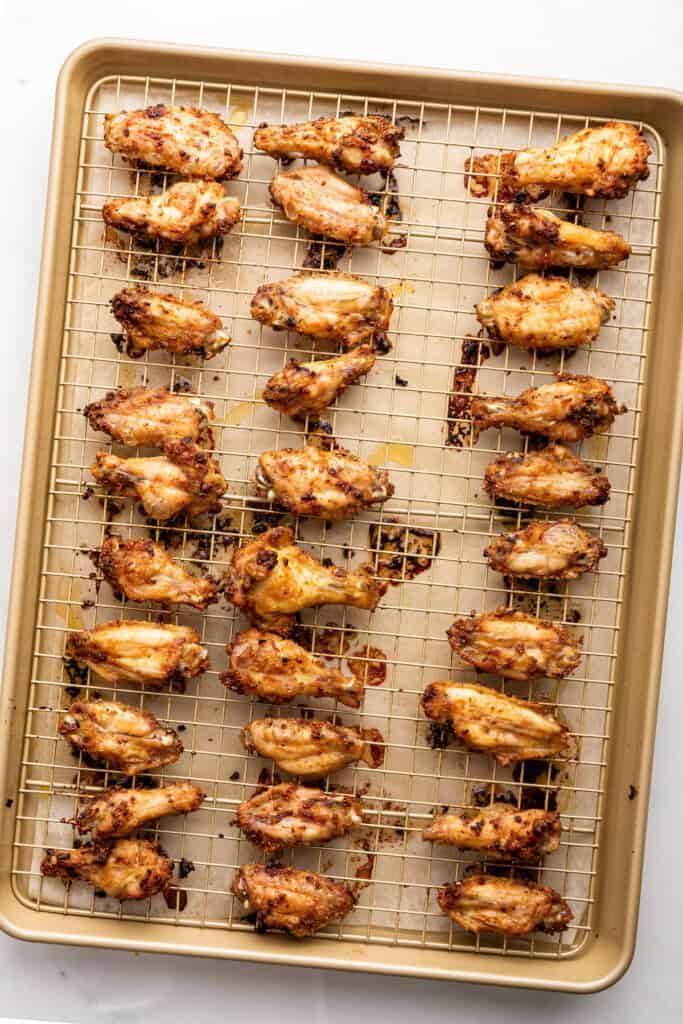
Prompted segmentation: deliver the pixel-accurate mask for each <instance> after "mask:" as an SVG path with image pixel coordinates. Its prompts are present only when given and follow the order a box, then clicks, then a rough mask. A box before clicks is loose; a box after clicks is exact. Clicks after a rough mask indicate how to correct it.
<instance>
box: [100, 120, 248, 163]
mask: <svg viewBox="0 0 683 1024" xmlns="http://www.w3.org/2000/svg"><path fill="white" fill-rule="evenodd" d="M104 144H105V146H106V147H107V149H110V150H111V151H112V153H118V154H119V155H120V156H122V157H124V159H125V160H131V161H139V162H140V163H142V164H144V165H145V166H147V167H161V168H163V170H165V171H173V172H174V173H175V174H182V175H184V176H185V177H186V178H216V179H223V178H234V177H236V175H238V174H239V173H240V171H241V170H242V148H241V146H240V144H239V142H238V141H237V139H236V137H235V136H234V134H233V133H232V131H231V130H230V128H228V126H227V124H226V123H225V121H223V119H222V118H220V117H219V116H218V114H213V113H211V111H209V110H200V109H199V108H197V107H178V106H170V105H169V106H167V105H166V104H165V103H157V104H156V105H155V106H153V107H147V108H146V109H145V110H130V111H129V110H122V111H120V112H119V113H118V114H105V116H104Z"/></svg>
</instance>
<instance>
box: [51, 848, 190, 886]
mask: <svg viewBox="0 0 683 1024" xmlns="http://www.w3.org/2000/svg"><path fill="white" fill-rule="evenodd" d="M40 873H41V874H42V875H44V876H45V877H46V878H61V879H63V880H64V882H65V884H66V883H70V882H87V883H88V885H93V886H94V887H95V888H96V889H98V890H100V891H101V892H103V893H104V894H105V895H106V896H111V897H112V898H113V899H115V900H144V899H147V897H148V896H154V895H155V894H156V893H158V892H161V891H162V890H163V889H165V888H166V887H167V886H168V885H169V883H170V881H171V875H172V874H173V861H172V860H171V859H170V857H168V856H167V855H166V854H165V853H164V851H163V850H162V848H161V847H160V846H159V845H158V844H157V843H150V842H149V841H148V840H147V839H119V840H118V841H117V842H115V843H114V844H113V845H111V844H109V843H87V844H85V845H83V846H80V847H79V848H78V849H77V850H63V851H60V850H46V851H45V857H44V858H43V861H42V863H41V865H40Z"/></svg>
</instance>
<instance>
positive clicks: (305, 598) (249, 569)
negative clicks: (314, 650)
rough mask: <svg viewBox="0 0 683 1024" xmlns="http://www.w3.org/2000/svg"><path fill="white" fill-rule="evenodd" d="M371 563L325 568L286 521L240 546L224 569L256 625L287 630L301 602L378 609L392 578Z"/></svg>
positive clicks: (234, 596) (236, 599)
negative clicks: (377, 574)
mask: <svg viewBox="0 0 683 1024" xmlns="http://www.w3.org/2000/svg"><path fill="white" fill-rule="evenodd" d="M371 572H372V568H371V567H370V566H361V567H360V571H359V572H358V573H348V572H346V571H345V570H344V569H340V568H338V567H337V566H332V568H329V569H328V568H326V567H325V566H323V565H321V564H320V562H317V561H316V560H315V559H314V558H311V556H310V555H307V554H306V553H305V552H304V551H302V550H301V548H300V547H298V546H297V545H296V544H295V543H294V534H293V533H292V531H291V530H290V529H289V527H286V526H278V527H275V528H274V529H272V530H266V532H265V533H262V534H261V535H260V536H259V537H257V538H256V539H255V540H252V541H249V542H248V543H247V544H244V545H243V546H242V547H240V548H238V549H237V550H236V551H235V552H234V554H233V557H232V563H231V565H230V566H229V567H228V570H227V573H226V589H227V594H228V597H229V599H230V600H231V601H232V603H233V604H234V605H237V607H238V608H243V609H244V611H245V612H246V613H247V615H249V616H250V618H251V619H252V621H254V622H255V623H256V624H257V625H259V624H260V625H262V626H263V627H264V628H267V629H272V630H274V631H275V632H276V633H283V634H285V635H286V634H287V633H289V632H291V630H292V629H293V627H294V621H295V620H294V616H295V614H296V613H297V612H299V611H301V610H302V609H303V608H310V607H315V606H318V605H321V604H347V605H351V606H352V607H353V608H367V609H369V610H371V611H372V610H374V609H375V608H376V607H377V605H378V603H379V600H380V598H381V597H382V596H383V595H384V594H385V593H386V590H387V586H388V584H387V583H386V582H385V581H384V580H378V579H374V578H373V577H372V576H371V575H370V573H371Z"/></svg>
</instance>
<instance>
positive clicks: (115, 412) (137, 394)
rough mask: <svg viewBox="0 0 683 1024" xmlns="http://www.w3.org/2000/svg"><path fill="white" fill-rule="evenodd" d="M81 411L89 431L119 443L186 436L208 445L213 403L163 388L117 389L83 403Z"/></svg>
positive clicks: (159, 441) (146, 442)
mask: <svg viewBox="0 0 683 1024" xmlns="http://www.w3.org/2000/svg"><path fill="white" fill-rule="evenodd" d="M83 414H84V415H85V417H86V418H87V420H88V423H89V424H90V426H91V427H92V429H93V430H102V431H104V433H105V434H109V436H110V437H111V438H112V439H113V440H114V441H118V442H119V444H124V445H127V446H128V447H129V448H136V447H137V446H138V445H154V446H156V447H157V448H158V447H160V446H161V444H162V443H163V442H164V441H173V440H175V441H182V440H184V439H185V438H189V439H190V440H191V441H195V442H196V443H197V444H201V445H202V446H204V447H209V448H210V447H212V445H213V434H212V432H211V428H210V427H209V423H210V421H211V420H212V419H213V418H214V416H213V402H208V401H203V400H201V399H199V398H193V397H190V396H188V395H176V394H174V393H173V392H172V391H167V390H166V388H143V387H139V388H131V389H130V390H126V389H125V388H119V390H118V391H110V392H109V394H108V395H106V396H105V397H104V398H103V399H102V400H101V401H99V402H91V403H90V405H86V407H85V409H84V410H83Z"/></svg>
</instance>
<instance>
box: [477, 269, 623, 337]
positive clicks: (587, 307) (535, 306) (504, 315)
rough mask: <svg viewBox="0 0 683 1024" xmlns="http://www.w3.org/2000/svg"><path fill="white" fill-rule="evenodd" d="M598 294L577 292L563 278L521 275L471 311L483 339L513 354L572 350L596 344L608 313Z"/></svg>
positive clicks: (605, 299)
mask: <svg viewBox="0 0 683 1024" xmlns="http://www.w3.org/2000/svg"><path fill="white" fill-rule="evenodd" d="M614 306H615V303H614V299H610V297H609V296H608V295H605V293H604V292H601V291H600V290H599V289H598V288H578V287H577V286H576V285H573V284H570V282H569V281H568V280H567V279H566V278H565V277H541V276H540V274H527V275H526V277H523V278H521V280H519V281H513V282H512V284H506V285H505V286H504V287H503V288H498V290H497V291H495V292H493V294H492V295H489V296H488V297H487V298H485V299H483V300H482V301H481V302H480V303H479V304H478V305H477V306H476V307H475V308H476V311H477V319H478V320H479V323H480V324H481V325H482V326H483V327H485V328H486V331H487V333H488V335H489V337H491V338H493V339H495V340H496V341H503V342H505V343H506V344H508V345H515V346H517V347H518V348H527V349H541V350H543V351H548V350H550V349H565V348H566V349H572V348H577V347H578V346H579V345H588V344H590V342H592V341H595V339H596V338H597V336H598V334H599V332H600V327H601V325H602V324H604V323H607V321H608V320H609V318H610V316H611V314H612V313H613V312H614Z"/></svg>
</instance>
